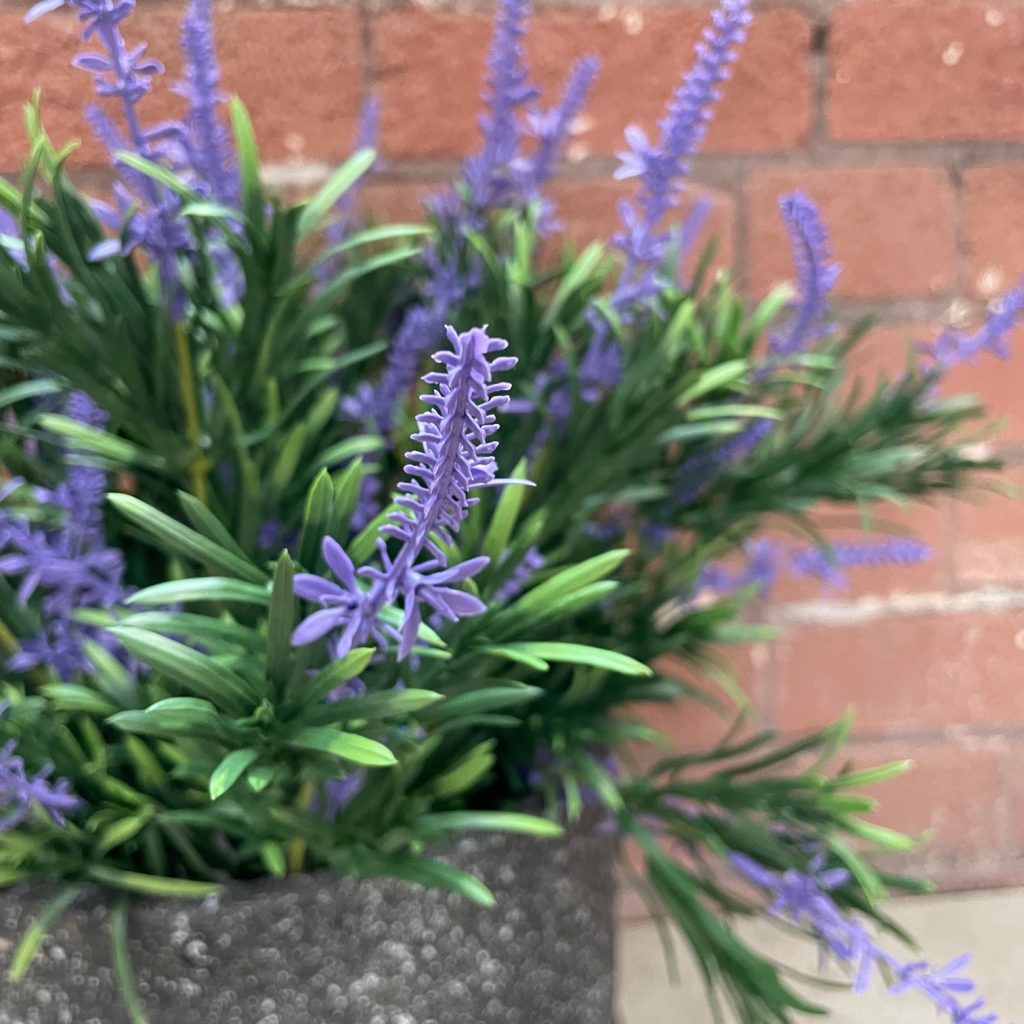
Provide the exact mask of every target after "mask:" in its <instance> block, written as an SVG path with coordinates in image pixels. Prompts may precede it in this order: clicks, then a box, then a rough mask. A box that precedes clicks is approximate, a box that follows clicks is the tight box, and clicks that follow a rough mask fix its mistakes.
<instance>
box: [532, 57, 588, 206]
mask: <svg viewBox="0 0 1024 1024" xmlns="http://www.w3.org/2000/svg"><path fill="white" fill-rule="evenodd" d="M600 66H601V63H600V61H599V60H598V59H597V58H596V57H583V58H582V59H580V60H578V61H577V62H576V63H575V64H574V65H573V66H572V69H571V70H570V71H569V76H568V78H567V79H566V82H565V89H564V90H563V92H562V98H561V99H560V100H559V102H558V104H557V105H556V106H554V107H552V108H551V109H550V110H547V111H544V112H543V113H541V112H540V111H535V112H533V113H531V114H530V115H529V116H528V117H527V126H528V128H529V130H530V132H531V133H532V134H533V135H535V136H536V138H537V151H536V153H534V155H533V159H532V160H530V161H529V162H528V164H527V167H526V184H525V187H524V189H523V191H524V193H525V195H526V196H527V197H528V198H535V197H536V196H537V195H539V193H540V190H541V188H542V187H543V186H544V185H545V184H546V182H547V181H548V179H549V178H550V177H551V175H552V174H553V173H554V169H555V161H556V160H557V159H558V156H559V153H560V152H561V151H562V147H563V146H564V145H565V140H566V138H568V135H569V131H570V129H571V127H572V123H573V121H574V120H575V119H576V116H577V115H578V114H579V112H580V111H581V110H582V109H583V105H584V103H586V101H587V97H588V96H589V95H590V90H591V88H592V87H593V85H594V79H595V78H596V77H597V72H598V69H599V68H600Z"/></svg>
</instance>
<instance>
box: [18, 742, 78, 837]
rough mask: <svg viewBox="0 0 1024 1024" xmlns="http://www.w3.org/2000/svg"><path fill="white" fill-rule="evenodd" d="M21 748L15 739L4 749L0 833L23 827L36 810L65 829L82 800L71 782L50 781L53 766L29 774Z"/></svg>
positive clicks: (61, 780)
mask: <svg viewBox="0 0 1024 1024" xmlns="http://www.w3.org/2000/svg"><path fill="white" fill-rule="evenodd" d="M17 746H18V745H17V742H16V741H15V740H9V741H8V742H7V743H5V744H4V745H3V746H2V747H0V833H2V832H9V831H11V829H14V828H17V827H18V826H19V825H21V824H22V823H23V822H24V821H25V820H26V819H27V818H28V816H29V815H30V814H31V813H32V809H33V808H34V807H38V808H39V809H40V810H42V811H43V812H44V813H45V814H46V815H47V817H48V818H49V819H50V820H51V821H52V822H53V823H54V824H55V825H61V826H63V825H64V824H66V822H67V815H69V814H71V813H72V812H73V811H76V810H78V808H79V807H81V806H82V801H81V800H79V799H78V797H77V796H75V795H74V794H73V793H72V792H71V783H70V782H68V780H67V779H57V781H56V782H51V781H50V776H51V775H52V774H53V765H46V766H45V767H44V768H43V769H42V770H41V771H39V772H37V773H36V774H35V775H29V774H28V773H27V772H26V770H25V762H24V760H22V758H21V757H19V756H18V754H17V753H16V752H15V751H16V750H17Z"/></svg>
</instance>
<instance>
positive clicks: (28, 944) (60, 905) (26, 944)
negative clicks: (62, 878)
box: [10, 885, 81, 982]
mask: <svg viewBox="0 0 1024 1024" xmlns="http://www.w3.org/2000/svg"><path fill="white" fill-rule="evenodd" d="M79 892H81V887H80V886H77V885H73V886H69V887H68V888H66V889H64V890H62V891H61V892H60V893H58V894H57V895H56V896H54V898H53V899H52V900H50V902H49V903H47V904H46V906H45V907H44V908H43V911H42V913H41V914H40V915H39V918H38V919H37V920H36V921H33V922H32V924H31V925H29V927H28V929H27V930H26V932H25V935H24V936H23V938H22V940H21V942H19V943H18V948H17V949H16V950H15V951H14V955H13V956H12V957H11V969H10V978H11V981H13V982H19V981H22V980H23V979H24V977H25V975H26V974H27V973H28V969H29V966H30V965H31V963H32V958H33V957H34V956H35V955H36V953H37V952H38V951H39V947H40V946H41V945H42V944H43V940H44V939H45V938H46V936H47V933H48V932H49V931H50V928H51V926H52V925H53V924H54V923H55V922H56V921H57V919H58V918H59V917H60V915H61V914H63V913H64V911H65V910H67V909H68V907H70V906H71V904H72V903H73V902H74V901H75V898H76V897H77V896H78V894H79Z"/></svg>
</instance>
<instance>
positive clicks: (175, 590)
mask: <svg viewBox="0 0 1024 1024" xmlns="http://www.w3.org/2000/svg"><path fill="white" fill-rule="evenodd" d="M196 601H213V602H219V601H234V602H236V603H238V604H262V605H267V604H270V589H269V588H268V587H267V586H266V585H265V584H255V583H243V582H242V581H241V580H236V579H231V578H230V577H227V576H200V577H196V578H195V579H189V580H172V581H171V582H170V583H157V584H156V585H155V586H152V587H145V588H144V589H142V590H138V591H136V592H135V593H134V594H132V595H131V596H129V597H127V598H125V602H124V603H125V604H129V605H136V604H141V605H150V604H156V605H169V604H179V603H181V604H190V603H193V602H196Z"/></svg>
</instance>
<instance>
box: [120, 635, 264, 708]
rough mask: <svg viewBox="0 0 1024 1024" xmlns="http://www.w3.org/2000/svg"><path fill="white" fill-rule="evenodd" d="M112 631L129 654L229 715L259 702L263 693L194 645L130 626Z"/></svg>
mask: <svg viewBox="0 0 1024 1024" xmlns="http://www.w3.org/2000/svg"><path fill="white" fill-rule="evenodd" d="M109 632H110V633H112V634H113V635H114V636H116V637H117V639H118V640H120V641H121V643H122V644H123V645H124V647H125V649H126V650H127V651H128V653H129V654H133V655H135V657H136V658H138V659H139V660H140V661H144V662H145V663H146V664H147V665H149V666H150V668H152V669H154V670H155V671H157V672H160V673H162V674H163V675H166V676H168V677H169V678H171V679H173V680H174V681H175V682H176V683H178V685H179V686H182V687H184V688H185V689H186V690H191V691H192V693H193V695H195V696H198V697H201V698H203V699H204V700H208V701H210V702H211V703H213V704H215V705H217V706H218V707H221V708H223V709H224V710H225V711H227V712H229V713H230V714H235V715H243V714H245V713H246V712H248V711H251V710H252V707H253V706H254V705H255V704H257V703H258V702H259V699H260V696H261V695H260V694H259V693H257V692H256V691H255V690H254V689H253V687H252V685H251V684H250V683H249V682H248V681H247V680H246V679H243V678H242V677H241V676H239V675H236V674H235V673H234V672H232V671H231V670H230V669H227V668H224V667H223V666H222V665H220V664H218V663H217V662H216V661H214V660H213V658H210V657H208V656H207V655H205V654H200V653H199V652H198V651H194V650H192V648H191V647H186V646H185V645H184V644H180V643H178V642H177V641H176V640H170V639H168V638H167V637H164V636H160V635H159V634H157V633H149V632H147V631H145V630H141V629H133V628H132V627H131V626H115V627H113V628H112V629H110V630H109Z"/></svg>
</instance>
